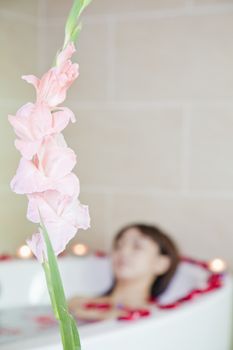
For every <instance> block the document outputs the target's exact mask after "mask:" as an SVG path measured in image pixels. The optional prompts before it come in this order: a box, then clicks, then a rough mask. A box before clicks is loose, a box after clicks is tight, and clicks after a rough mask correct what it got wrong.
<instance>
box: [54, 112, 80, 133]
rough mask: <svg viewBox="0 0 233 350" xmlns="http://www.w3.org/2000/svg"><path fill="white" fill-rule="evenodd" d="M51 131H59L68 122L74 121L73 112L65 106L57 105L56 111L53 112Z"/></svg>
mask: <svg viewBox="0 0 233 350" xmlns="http://www.w3.org/2000/svg"><path fill="white" fill-rule="evenodd" d="M52 115H53V131H54V132H55V133H59V132H61V131H62V130H64V129H65V127H66V126H67V125H68V123H69V122H70V120H71V122H72V123H74V122H75V120H76V119H75V116H74V113H73V112H72V111H71V110H70V109H69V108H66V107H59V108H58V109H57V111H56V110H55V111H54V112H53V113H52Z"/></svg>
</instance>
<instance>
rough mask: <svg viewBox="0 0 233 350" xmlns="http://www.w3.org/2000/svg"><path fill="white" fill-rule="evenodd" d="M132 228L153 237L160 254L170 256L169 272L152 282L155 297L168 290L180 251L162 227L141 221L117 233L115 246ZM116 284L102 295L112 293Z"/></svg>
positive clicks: (151, 290) (151, 294)
mask: <svg viewBox="0 0 233 350" xmlns="http://www.w3.org/2000/svg"><path fill="white" fill-rule="evenodd" d="M131 228H135V229H138V230H139V231H140V232H141V233H142V234H143V235H144V236H146V237H149V238H150V239H152V240H153V241H154V242H155V243H156V244H157V245H158V247H159V250H160V254H163V255H166V256H168V257H169V258H170V261H171V263H170V267H169V269H168V270H167V272H165V273H164V274H163V275H160V276H158V277H157V278H156V279H155V281H154V283H152V286H151V289H150V296H149V297H150V298H153V299H154V298H156V297H158V296H159V295H160V294H162V293H163V292H164V291H165V290H166V288H167V287H168V285H169V283H170V281H171V280H172V278H173V276H174V274H175V272H176V269H177V266H178V264H179V262H180V256H179V252H178V249H177V247H176V245H175V243H174V242H173V241H172V240H171V239H170V238H169V237H168V236H167V234H166V233H164V232H163V231H162V230H161V229H160V228H158V227H156V226H152V225H146V224H141V223H134V224H129V225H127V226H124V227H123V228H122V229H121V230H120V231H118V233H117V234H116V236H115V238H114V241H113V246H115V244H116V243H117V241H118V240H119V239H120V238H121V237H122V236H123V235H124V233H125V232H126V231H127V230H129V229H131ZM115 285H116V280H114V281H113V285H112V287H111V288H110V289H109V290H108V291H107V292H106V293H104V294H103V295H102V296H107V295H110V294H111V293H112V292H113V290H114V288H115Z"/></svg>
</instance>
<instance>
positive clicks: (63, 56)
mask: <svg viewBox="0 0 233 350" xmlns="http://www.w3.org/2000/svg"><path fill="white" fill-rule="evenodd" d="M75 51H76V49H75V46H74V43H73V42H71V43H69V44H68V45H67V46H66V47H65V49H64V50H63V51H61V52H60V53H59V55H58V56H57V65H58V66H60V65H61V64H63V63H64V62H65V61H67V60H68V59H70V58H71V57H72V55H73V54H74V52H75Z"/></svg>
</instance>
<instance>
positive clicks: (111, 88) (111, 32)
mask: <svg viewBox="0 0 233 350" xmlns="http://www.w3.org/2000/svg"><path fill="white" fill-rule="evenodd" d="M115 25H116V23H115V21H112V19H111V18H108V20H107V55H108V57H107V62H108V67H107V71H108V72H107V79H108V80H107V99H108V100H109V101H114V99H115V92H116V83H115V82H116V79H115V77H116V74H115V58H116V48H115V34H116V28H115Z"/></svg>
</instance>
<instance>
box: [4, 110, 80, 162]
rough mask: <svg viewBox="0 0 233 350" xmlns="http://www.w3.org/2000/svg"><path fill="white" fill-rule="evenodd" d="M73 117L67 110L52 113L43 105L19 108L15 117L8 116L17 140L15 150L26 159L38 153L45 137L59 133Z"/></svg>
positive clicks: (73, 119)
mask: <svg viewBox="0 0 233 350" xmlns="http://www.w3.org/2000/svg"><path fill="white" fill-rule="evenodd" d="M70 120H71V121H72V122H74V121H75V117H74V114H73V112H72V111H71V110H69V109H68V108H64V107H60V108H59V109H57V110H54V111H53V112H51V111H50V109H49V107H48V106H46V105H44V104H36V105H34V104H32V103H27V104H26V105H24V106H23V107H21V108H20V109H19V110H18V112H17V113H16V116H12V115H10V116H9V121H10V123H11V125H12V126H13V128H14V130H15V133H16V135H17V136H18V138H19V139H17V140H16V141H15V146H16V148H17V149H18V150H19V151H20V153H21V154H22V156H23V157H24V158H26V159H32V157H33V156H34V155H35V154H36V153H37V152H38V150H39V148H40V146H41V144H42V142H43V140H44V138H45V136H47V135H52V134H56V133H59V132H61V131H62V130H63V129H64V128H65V127H66V126H67V124H68V123H69V121H70Z"/></svg>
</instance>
